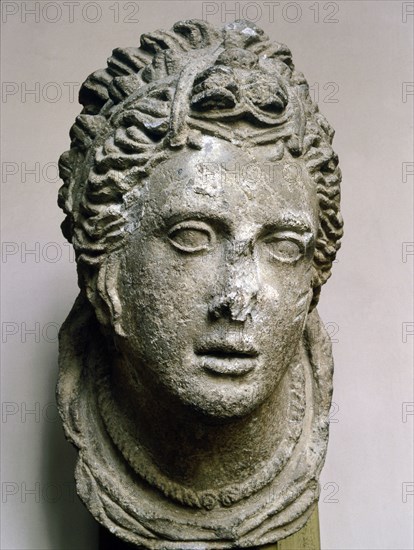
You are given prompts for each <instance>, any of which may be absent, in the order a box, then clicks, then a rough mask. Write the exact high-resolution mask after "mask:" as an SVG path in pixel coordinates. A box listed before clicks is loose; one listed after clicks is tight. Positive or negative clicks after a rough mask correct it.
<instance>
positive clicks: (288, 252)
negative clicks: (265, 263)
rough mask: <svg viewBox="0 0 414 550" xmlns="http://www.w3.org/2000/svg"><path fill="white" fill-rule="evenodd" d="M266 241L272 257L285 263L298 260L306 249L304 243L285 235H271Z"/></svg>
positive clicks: (267, 249)
mask: <svg viewBox="0 0 414 550" xmlns="http://www.w3.org/2000/svg"><path fill="white" fill-rule="evenodd" d="M264 243H265V247H266V251H267V252H268V253H269V255H270V257H271V258H272V259H276V260H278V261H279V262H283V263H289V264H293V263H295V262H297V261H298V260H299V259H300V258H301V257H302V256H303V254H304V251H305V246H304V243H302V242H301V241H299V240H294V239H292V238H287V237H286V236H284V235H272V236H269V237H267V238H266V239H264Z"/></svg>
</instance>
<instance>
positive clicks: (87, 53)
mask: <svg viewBox="0 0 414 550" xmlns="http://www.w3.org/2000/svg"><path fill="white" fill-rule="evenodd" d="M2 4H3V5H2V10H3V14H2V15H3V24H2V36H3V37H2V42H3V48H2V50H3V61H2V80H3V88H2V108H3V117H2V118H3V129H2V183H1V190H2V198H3V213H2V214H3V218H2V220H3V229H2V231H3V232H2V270H3V294H2V303H3V316H2V340H3V362H2V397H1V400H2V425H1V427H2V464H1V466H2V507H3V510H2V548H3V549H7V550H9V549H19V550H23V549H38V550H39V549H42V550H43V549H44V550H46V549H47V550H51V549H53V550H77V549H85V550H86V549H87V550H93V549H94V548H97V526H96V523H95V522H94V520H93V519H92V517H91V516H90V515H89V513H88V512H87V511H86V510H85V509H84V508H83V505H82V504H81V503H80V501H79V500H78V499H77V497H76V496H75V495H74V487H73V481H72V480H73V469H74V460H75V453H74V451H73V450H72V449H71V447H70V445H69V444H68V443H66V441H65V439H64V436H63V432H62V429H61V425H60V422H59V420H58V418H57V416H56V407H55V405H54V387H55V383H56V375H57V339H56V330H57V328H58V326H60V324H61V323H62V322H63V320H64V318H65V316H66V315H67V314H68V312H69V310H70V308H71V306H72V304H73V302H74V299H75V296H76V294H77V284H76V273H75V264H74V262H73V256H72V253H71V251H70V247H69V246H68V245H67V244H65V242H64V239H63V237H62V235H61V233H60V229H59V224H60V222H61V221H62V219H63V216H62V213H61V212H60V210H59V209H58V208H57V206H56V195H57V190H58V187H59V185H60V184H59V181H58V179H57V177H56V162H57V159H58V157H59V155H60V154H61V153H62V152H63V151H64V150H66V149H67V148H68V146H69V138H68V130H69V128H70V126H71V125H72V124H73V122H74V119H75V116H76V115H77V114H78V113H79V111H80V107H79V106H78V104H77V102H76V95H77V90H78V88H79V85H80V83H81V82H82V81H83V80H84V79H85V78H86V77H87V76H88V74H89V73H91V72H93V71H94V70H96V69H98V68H103V67H105V65H106V58H107V57H108V56H109V55H110V53H111V51H112V49H113V48H115V47H117V46H135V45H137V44H138V43H139V37H140V35H141V34H142V33H144V32H149V31H152V30H155V29H158V28H170V27H171V26H172V24H173V23H174V22H175V21H178V20H180V19H189V18H198V19H201V18H204V19H207V20H208V21H210V22H212V23H214V24H217V25H221V24H222V23H224V22H229V21H230V20H233V19H234V18H237V17H238V16H240V17H245V18H250V19H251V20H253V21H255V22H256V23H257V24H258V25H259V26H261V27H262V28H263V29H264V30H265V31H266V32H267V33H268V34H269V35H270V36H271V37H272V38H273V39H274V40H277V41H279V42H284V43H286V44H287V45H288V46H289V47H290V48H291V50H292V52H293V55H294V62H295V65H296V67H297V68H299V69H300V70H301V71H303V72H304V74H305V76H306V78H307V79H308V82H309V84H310V85H311V87H312V90H313V93H314V94H315V96H318V97H316V98H317V99H318V101H319V105H320V108H321V111H322V112H323V113H324V114H325V115H326V116H327V118H328V119H329V121H330V122H331V124H332V125H333V126H334V128H335V129H336V138H335V141H334V146H335V150H336V151H337V152H338V153H339V155H340V164H341V167H342V171H343V185H342V189H343V195H342V196H343V206H342V211H343V215H344V218H345V223H346V226H345V230H346V231H345V237H344V240H343V248H342V250H341V251H340V254H339V256H338V261H337V263H336V264H335V266H334V268H335V269H334V274H333V277H332V279H331V280H330V281H329V282H328V284H327V285H326V287H324V289H323V291H322V299H321V303H320V306H319V312H320V314H321V316H322V318H323V320H324V321H325V323H326V325H327V326H328V330H329V331H330V333H331V334H332V338H333V342H334V345H333V348H334V357H335V379H334V385H335V393H334V406H333V409H332V414H331V434H330V443H329V450H328V456H327V461H326V465H325V467H324V470H323V474H322V479H321V486H322V491H321V499H320V516H321V520H320V523H321V538H322V548H323V550H351V549H355V550H357V549H358V550H359V549H364V550H380V549H381V550H385V549H387V550H409V549H412V548H413V533H412V523H411V522H412V515H413V499H414V496H413V493H414V489H413V480H414V474H413V462H412V437H413V420H414V416H413V401H414V399H413V391H412V390H413V379H412V368H411V364H412V363H411V351H412V341H413V324H412V323H413V312H412V301H411V292H412V289H411V280H412V279H411V278H412V265H413V240H414V238H413V234H412V204H413V201H412V196H413V175H412V172H413V164H412V161H413V158H412V146H413V144H412V135H413V134H412V114H413V84H412V81H413V80H414V78H413V70H412V61H413V60H412V30H413V19H414V17H413V15H412V13H413V11H414V6H413V2H400V1H337V2H324V1H320V2H306V1H302V2H283V1H282V2H226V3H222V2H204V3H201V2H198V1H187V2H184V1H183V2H178V1H169V2H167V1H159V2H157V1H156V2H145V1H144V2H143V1H139V2H116V1H114V0H110V1H108V2H105V1H103V2H87V1H83V2H30V1H28V2H5V1H3V2H2ZM237 10H239V12H240V13H237ZM30 11H32V12H33V13H32V14H31V13H29V12H30ZM410 172H411V175H410Z"/></svg>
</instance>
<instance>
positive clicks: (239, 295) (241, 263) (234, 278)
mask: <svg viewBox="0 0 414 550" xmlns="http://www.w3.org/2000/svg"><path fill="white" fill-rule="evenodd" d="M219 288H220V291H219V292H218V293H217V294H216V295H215V296H214V297H213V300H212V302H211V304H210V307H209V314H210V317H211V318H213V319H219V318H226V319H229V320H231V321H238V322H245V321H246V320H247V318H248V317H249V315H251V313H252V310H253V309H254V306H255V304H256V301H257V294H258V292H259V279H258V273H257V266H256V262H255V260H254V258H253V256H252V254H251V253H250V252H246V251H242V252H241V253H238V254H235V255H234V256H233V258H228V261H227V262H226V265H225V266H223V271H222V279H221V281H220V284H219Z"/></svg>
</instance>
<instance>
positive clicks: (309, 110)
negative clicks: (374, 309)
mask: <svg viewBox="0 0 414 550" xmlns="http://www.w3.org/2000/svg"><path fill="white" fill-rule="evenodd" d="M108 63H109V64H108V68H107V69H105V70H103V71H97V72H96V73H94V74H93V75H91V76H90V77H89V78H88V79H87V80H86V82H85V83H84V85H83V87H82V90H81V94H80V98H81V101H82V103H83V104H84V107H85V108H84V111H83V113H82V114H81V115H80V116H79V117H78V118H77V119H76V123H75V125H74V127H73V128H72V131H71V138H72V148H71V150H70V151H69V152H67V153H65V154H64V155H62V157H61V160H60V169H61V175H62V177H63V179H64V182H65V183H64V185H63V186H62V189H61V191H60V197H59V204H60V206H61V207H62V208H63V209H64V211H65V213H66V215H67V218H66V221H65V223H64V225H63V230H64V233H65V236H67V238H68V239H70V240H71V242H72V243H73V245H74V247H75V250H76V254H77V256H76V258H77V266H78V273H79V284H80V287H81V293H80V295H79V298H78V300H77V301H76V303H75V305H74V308H73V310H72V312H71V313H70V315H69V317H68V319H67V321H66V323H65V325H64V326H63V328H62V331H61V340H60V342H61V343H60V346H61V347H60V374H59V383H58V403H59V410H60V413H61V416H62V420H63V424H64V427H65V431H66V435H67V437H68V439H69V440H71V441H72V442H73V443H74V444H75V445H76V447H77V448H78V449H79V459H78V465H77V469H76V480H77V489H78V493H79V495H80V497H81V498H82V500H83V501H84V502H85V504H86V505H87V507H88V508H89V510H90V511H91V513H92V514H93V515H94V517H95V518H96V519H97V520H98V521H99V522H100V523H101V524H103V525H104V526H105V527H107V528H108V529H110V530H111V531H112V532H113V533H115V534H116V535H117V536H119V537H120V538H122V539H124V540H125V541H127V542H131V543H133V544H135V545H137V546H139V547H144V548H149V549H150V548H151V549H159V550H161V549H162V550H183V548H187V549H190V548H195V547H199V546H200V545H202V546H203V548H206V549H215V548H221V549H225V548H234V547H238V548H249V547H252V546H259V545H262V544H268V543H269V542H277V541H278V540H281V539H283V538H285V537H287V536H289V535H290V534H292V533H294V532H295V531H297V530H298V529H300V528H301V527H302V526H303V525H304V524H305V523H306V521H307V520H308V518H309V517H310V515H311V513H312V511H313V509H314V506H315V503H316V502H317V498H318V485H317V482H316V480H317V479H318V477H319V473H320V470H321V468H322V465H323V462H324V459H325V454H326V445H327V438H328V428H327V426H328V414H329V408H330V403H331V394H332V357H331V348H330V343H329V337H328V335H327V334H326V332H325V330H324V328H323V324H322V322H321V321H320V319H319V317H318V314H317V311H316V309H315V306H316V303H317V300H318V297H319V292H320V288H321V286H322V284H323V283H324V282H325V281H326V279H327V278H328V277H329V275H330V269H331V265H332V262H333V260H334V259H335V254H336V251H337V249H338V248H339V246H340V238H341V236H342V218H341V216H340V213H339V184H340V171H339V168H338V160H337V157H336V155H335V153H334V152H333V150H332V148H331V142H332V137H333V131H332V129H331V128H330V126H329V124H328V123H327V122H326V120H325V119H324V118H323V117H322V116H321V115H320V114H319V112H318V109H317V106H316V105H315V104H313V103H312V101H311V98H310V96H309V90H308V87H307V84H306V81H305V80H304V78H303V76H302V75H301V73H297V72H296V71H295V69H294V66H293V63H292V60H291V54H290V51H289V50H288V49H287V48H286V46H283V45H281V44H272V43H271V42H270V41H269V39H268V37H267V36H266V35H265V34H264V33H263V31H262V30H261V29H259V28H257V27H256V26H255V25H254V24H252V23H249V22H246V21H239V22H235V23H233V24H229V25H226V26H225V27H224V29H222V30H221V31H217V30H216V29H214V28H213V27H212V26H210V25H209V24H207V23H204V22H202V21H185V22H179V23H176V25H174V27H173V29H172V30H171V31H169V32H168V33H166V32H164V31H157V32H155V33H152V34H147V35H144V36H143V37H142V38H141V47H140V48H123V49H122V48H119V49H117V50H114V53H113V56H112V57H111V58H110V59H109V62H108Z"/></svg>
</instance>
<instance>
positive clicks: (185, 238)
mask: <svg viewBox="0 0 414 550" xmlns="http://www.w3.org/2000/svg"><path fill="white" fill-rule="evenodd" d="M168 238H169V240H170V243H171V244H172V245H173V246H174V247H175V248H178V250H181V251H182V252H187V253H194V252H201V251H204V250H209V249H210V248H211V247H212V246H213V244H214V242H215V235H214V232H213V230H212V229H211V228H210V227H209V226H208V225H207V224H206V223H203V222H198V221H188V222H182V223H179V224H177V225H175V226H174V227H173V228H172V229H171V230H170V231H169V233H168Z"/></svg>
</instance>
